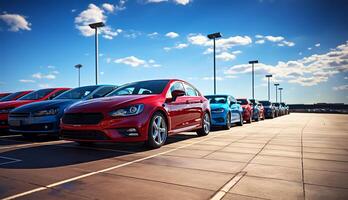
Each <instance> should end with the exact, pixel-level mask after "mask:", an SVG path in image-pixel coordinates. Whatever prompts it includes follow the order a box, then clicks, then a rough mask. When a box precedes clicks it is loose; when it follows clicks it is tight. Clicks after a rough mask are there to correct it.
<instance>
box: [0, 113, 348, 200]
mask: <svg viewBox="0 0 348 200" xmlns="http://www.w3.org/2000/svg"><path fill="white" fill-rule="evenodd" d="M347 122H348V115H334V114H299V113H292V114H290V115H287V116H283V117H279V118H276V119H273V120H264V121H260V122H254V123H252V124H246V125H244V126H243V127H233V128H231V129H230V130H227V131H226V130H217V131H213V132H211V133H210V134H209V135H208V136H206V137H197V136H196V134H195V133H183V134H179V135H175V136H171V137H169V138H168V142H167V144H166V145H165V146H163V147H162V148H160V149H155V150H149V149H147V148H146V147H144V146H143V145H142V144H96V145H94V146H89V147H82V146H79V145H77V144H75V143H73V142H69V141H55V140H50V139H47V138H40V139H38V140H36V141H28V140H25V139H23V138H22V137H21V136H16V135H12V136H0V199H1V198H8V199H17V198H18V199H151V200H153V199H175V200H178V199H348V125H347V124H348V123H347Z"/></svg>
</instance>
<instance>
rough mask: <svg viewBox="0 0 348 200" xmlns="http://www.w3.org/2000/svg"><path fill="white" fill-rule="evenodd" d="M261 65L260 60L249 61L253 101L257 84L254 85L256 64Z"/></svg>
mask: <svg viewBox="0 0 348 200" xmlns="http://www.w3.org/2000/svg"><path fill="white" fill-rule="evenodd" d="M256 63H259V61H258V60H252V61H249V64H251V69H252V70H251V91H252V96H253V99H255V83H254V64H256Z"/></svg>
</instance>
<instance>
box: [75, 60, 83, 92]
mask: <svg viewBox="0 0 348 200" xmlns="http://www.w3.org/2000/svg"><path fill="white" fill-rule="evenodd" d="M75 68H76V69H77V71H78V72H77V73H78V77H79V78H78V80H79V87H80V69H81V68H82V65H81V64H77V65H75Z"/></svg>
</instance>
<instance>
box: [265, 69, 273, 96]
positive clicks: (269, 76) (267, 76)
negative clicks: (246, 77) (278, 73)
mask: <svg viewBox="0 0 348 200" xmlns="http://www.w3.org/2000/svg"><path fill="white" fill-rule="evenodd" d="M271 77H272V74H267V75H266V78H267V79H268V101H270V100H271V88H270V79H271Z"/></svg>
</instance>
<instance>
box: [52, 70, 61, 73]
mask: <svg viewBox="0 0 348 200" xmlns="http://www.w3.org/2000/svg"><path fill="white" fill-rule="evenodd" d="M51 73H52V74H59V71H57V70H54V71H52V72H51Z"/></svg>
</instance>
